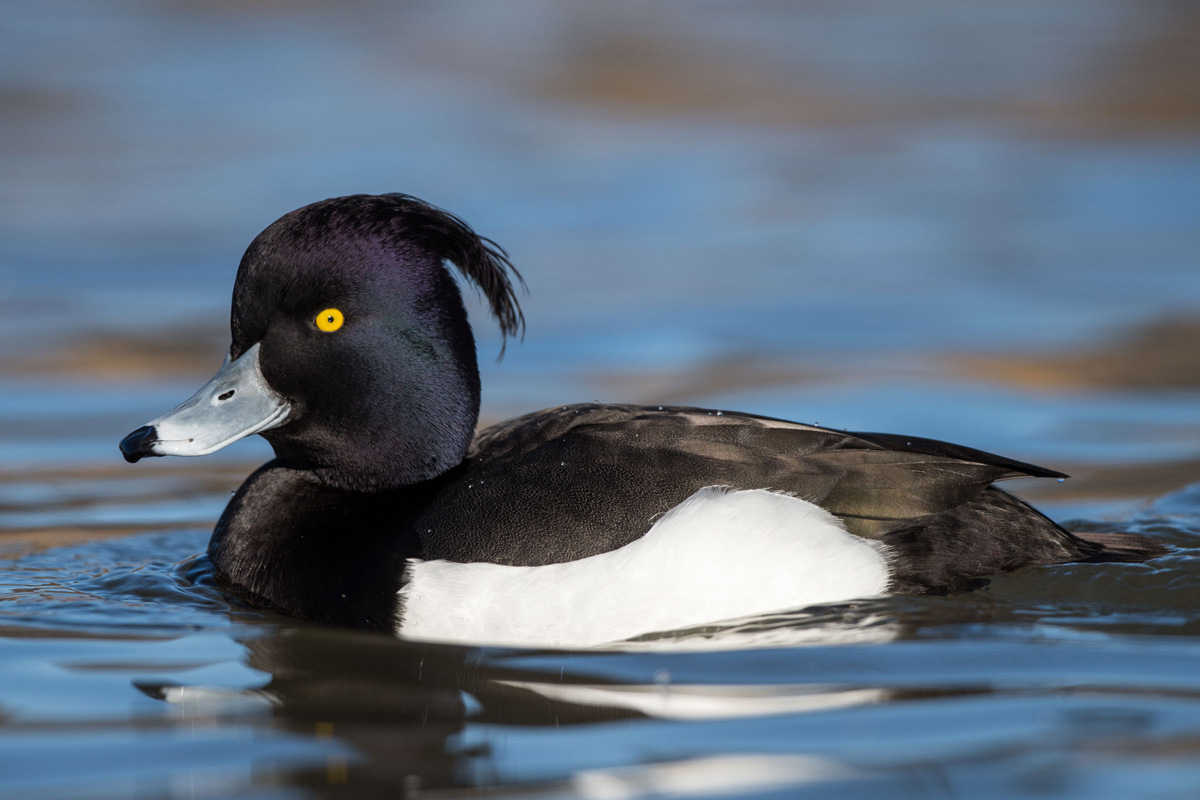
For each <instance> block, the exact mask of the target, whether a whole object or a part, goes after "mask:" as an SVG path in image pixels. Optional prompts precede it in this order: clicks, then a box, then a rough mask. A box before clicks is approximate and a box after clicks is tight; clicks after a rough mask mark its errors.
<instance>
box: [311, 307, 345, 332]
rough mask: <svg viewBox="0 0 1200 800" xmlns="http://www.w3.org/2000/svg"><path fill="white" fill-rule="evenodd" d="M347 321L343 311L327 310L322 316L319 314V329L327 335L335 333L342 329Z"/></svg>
mask: <svg viewBox="0 0 1200 800" xmlns="http://www.w3.org/2000/svg"><path fill="white" fill-rule="evenodd" d="M345 321H346V317H345V316H343V315H342V312H341V311H338V310H337V309H336V308H327V309H325V310H324V311H322V312H321V313H320V314H317V319H316V322H317V327H318V328H320V329H321V330H323V331H325V332H326V333H333V332H334V331H336V330H337V329H338V328H340V327H342V323H343V322H345Z"/></svg>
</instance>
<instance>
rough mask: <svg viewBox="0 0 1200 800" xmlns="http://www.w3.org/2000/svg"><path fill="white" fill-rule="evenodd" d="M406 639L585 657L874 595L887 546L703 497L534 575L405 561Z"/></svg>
mask: <svg viewBox="0 0 1200 800" xmlns="http://www.w3.org/2000/svg"><path fill="white" fill-rule="evenodd" d="M408 575H409V581H408V583H407V584H406V585H405V586H404V588H403V589H401V590H400V596H401V605H402V609H403V611H402V617H403V618H402V620H401V624H400V626H399V628H398V630H397V632H398V633H400V634H401V635H403V636H406V637H413V638H420V639H432V640H440V641H457V642H470V643H473V644H502V645H521V646H546V647H588V646H593V645H598V644H605V643H608V642H615V641H620V640H622V639H628V638H630V637H633V636H638V635H639V634H644V633H652V632H655V631H670V630H676V629H678V628H685V627H690V626H695V625H703V624H705V623H709V622H716V621H719V620H726V619H731V618H734V617H744V616H750V615H753V614H763V613H767V612H772V611H781V610H784V609H792V608H800V607H803V606H809V605H814V604H817V603H830V602H837V601H841V600H850V599H853V598H856V597H868V596H872V595H879V594H882V593H884V592H885V591H886V589H887V584H888V565H887V555H886V547H885V546H884V545H882V544H880V543H879V542H875V541H872V540H868V539H862V538H860V537H857V536H853V535H852V534H849V533H847V532H846V530H845V528H844V527H843V526H842V523H841V522H840V521H839V520H838V519H837V518H836V517H834V516H833V515H832V514H830V513H829V512H827V511H825V510H824V509H822V508H820V507H818V506H816V505H813V504H812V503H809V502H806V501H804V500H800V499H799V498H796V497H791V496H789V495H784V494H778V493H776V492H771V491H767V490H765V489H752V490H740V491H731V490H729V489H727V488H724V487H718V486H710V487H708V488H706V489H701V490H700V491H698V492H696V493H695V494H694V495H692V496H691V497H689V498H688V499H687V500H685V501H683V502H682V503H680V504H679V505H678V506H676V507H675V508H673V509H671V511H670V512H668V513H667V514H665V515H664V516H663V517H662V518H661V519H659V520H658V521H657V522H656V523H654V525H653V526H652V527H651V528H650V531H649V532H648V533H647V534H646V535H645V536H643V537H642V538H641V539H638V540H637V541H635V542H631V543H630V544H627V545H625V546H624V547H622V548H620V549H618V550H614V551H612V552H609V553H601V554H600V555H596V556H591V557H589V558H583V559H580V560H578V561H569V562H566V563H562V564H548V565H546V566H541V567H509V566H503V565H500V564H488V563H472V564H460V563H455V562H451V561H420V560H417V559H411V560H410V561H409V571H408Z"/></svg>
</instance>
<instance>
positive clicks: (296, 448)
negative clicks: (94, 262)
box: [121, 194, 524, 491]
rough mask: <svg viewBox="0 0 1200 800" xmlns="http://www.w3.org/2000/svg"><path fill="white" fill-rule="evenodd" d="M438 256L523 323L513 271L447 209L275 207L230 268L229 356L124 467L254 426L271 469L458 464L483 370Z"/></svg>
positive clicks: (388, 471)
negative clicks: (278, 213)
mask: <svg viewBox="0 0 1200 800" xmlns="http://www.w3.org/2000/svg"><path fill="white" fill-rule="evenodd" d="M447 261H448V262H451V263H453V264H454V265H455V266H456V267H457V268H458V269H459V271H460V272H461V273H462V274H463V276H464V277H466V278H467V279H468V280H469V281H471V282H473V283H474V284H476V285H477V286H478V287H479V288H480V290H481V291H482V292H483V294H484V295H485V296H486V298H487V300H488V303H489V305H490V306H491V310H492V313H493V314H494V315H495V316H496V319H497V320H498V322H499V324H500V328H501V330H502V331H503V333H504V334H506V335H508V334H516V333H518V332H520V331H522V330H523V327H524V318H523V316H522V314H521V310H520V306H519V305H518V303H517V299H516V293H515V290H514V285H513V280H514V279H515V280H516V281H518V282H519V281H520V280H521V278H520V274H519V273H517V271H516V270H515V269H514V268H513V267H512V265H511V264H510V263H509V262H508V259H507V257H506V255H505V253H504V251H503V250H502V249H500V248H499V247H498V246H497V245H496V244H495V243H494V242H492V241H490V240H488V239H485V238H483V237H481V236H478V235H477V234H476V233H475V232H474V231H472V230H471V229H470V227H468V226H467V225H466V223H464V222H463V221H462V220H460V219H458V218H457V217H455V216H453V215H451V214H449V213H447V212H445V211H442V210H441V209H438V208H435V207H434V206H431V205H429V204H427V203H424V202H422V201H420V200H417V199H416V198H414V197H410V196H407V195H401V194H389V195H380V196H368V195H355V196H351V197H339V198H334V199H331V200H324V201H322V202H319V203H314V204H313V205H310V206H306V207H304V208H301V209H299V210H297V211H293V212H292V213H290V214H287V215H285V216H283V217H281V218H280V219H279V220H277V221H276V222H274V223H273V224H272V225H271V226H270V227H268V228H267V229H266V230H265V231H263V232H262V233H261V234H259V235H258V237H257V238H255V240H254V241H253V242H252V243H251V244H250V247H249V248H248V249H247V250H246V254H245V255H244V256H243V257H242V261H241V265H240V266H239V267H238V273H237V280H236V282H235V284H234V288H233V306H232V311H231V318H230V325H231V329H232V338H233V342H232V344H231V345H230V348H229V354H228V356H227V357H226V360H225V364H224V365H223V366H222V367H221V369H220V371H218V372H217V374H216V375H215V376H213V378H212V380H210V381H209V382H208V383H207V384H205V385H204V386H203V387H201V389H200V390H199V391H198V392H196V394H195V395H193V396H192V397H191V398H190V399H189V400H187V401H186V402H184V403H183V404H182V405H180V406H178V407H177V408H175V409H174V410H172V411H170V412H168V413H167V414H164V415H163V416H161V417H159V418H158V419H155V420H153V421H151V422H149V423H147V424H146V425H144V426H142V427H141V428H138V429H137V430H135V431H134V432H133V433H131V434H129V435H128V436H126V437H125V439H124V440H123V441H122V442H121V452H122V453H123V454H124V456H125V458H126V460H128V461H130V462H134V461H137V460H138V459H140V458H143V457H146V456H166V455H181V456H198V455H205V454H207V453H211V452H213V451H215V450H219V449H220V448H222V447H224V446H225V445H227V444H230V443H231V442H234V441H237V440H238V439H241V438H243V437H245V436H249V435H251V434H255V433H257V434H260V435H262V436H263V437H264V438H265V439H266V440H267V441H268V442H270V443H271V446H272V447H273V448H274V450H275V455H276V457H277V459H278V460H279V461H280V463H281V464H283V465H286V466H289V467H293V468H296V469H305V470H310V471H312V472H313V473H315V474H316V475H317V476H318V477H320V478H321V480H323V481H325V482H326V483H329V484H330V485H332V486H335V487H337V488H342V489H349V490H356V491H379V490H385V489H391V488H397V487H399V486H405V485H409V484H412V483H417V482H419V481H422V480H427V479H429V478H432V477H435V476H437V475H439V474H441V473H442V472H444V471H446V470H448V469H450V468H452V467H454V466H455V465H456V464H458V463H459V462H460V461H461V460H462V458H463V456H464V455H465V454H466V451H467V447H468V446H469V445H470V442H471V439H472V437H473V435H474V431H475V425H476V423H477V421H478V416H479V370H478V366H477V364H476V359H475V341H474V337H473V336H472V334H471V328H470V325H469V324H468V322H467V315H466V310H465V309H464V307H463V302H462V296H461V294H460V292H459V289H458V285H457V284H456V282H455V280H454V278H453V276H452V275H451V274H450V273H449V271H448V270H447V269H446V267H445V266H444V263H445V262H447ZM501 352H503V351H501Z"/></svg>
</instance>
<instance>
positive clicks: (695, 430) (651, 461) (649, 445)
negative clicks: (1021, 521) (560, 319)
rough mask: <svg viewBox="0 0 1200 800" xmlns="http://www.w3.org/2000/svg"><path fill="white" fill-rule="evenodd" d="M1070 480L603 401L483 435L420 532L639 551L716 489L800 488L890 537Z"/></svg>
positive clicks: (499, 551)
mask: <svg viewBox="0 0 1200 800" xmlns="http://www.w3.org/2000/svg"><path fill="white" fill-rule="evenodd" d="M1059 475H1060V473H1057V472H1053V471H1051V470H1046V469H1042V468H1041V467H1037V466H1034V465H1031V464H1025V463H1022V462H1020V461H1014V460H1012V459H1007V458H1003V457H1000V456H995V455H992V454H989V453H985V452H982V451H979V450H973V449H971V448H966V447H959V446H956V445H952V444H948V443H945V442H937V441H934V440H930V439H920V438H915V437H903V436H892V435H889V434H859V433H851V432H847V431H838V430H833V429H829V428H821V427H818V426H814V425H804V424H801V423H796V422H789V421H787V420H780V419H772V418H769V417H761V416H755V415H751V414H741V413H736V412H727V411H715V410H709V409H701V408H689V407H677V406H663V407H643V406H632V405H604V404H596V403H593V404H585V405H573V406H561V407H557V408H553V409H547V410H545V411H540V412H535V413H533V414H529V415H526V416H523V417H518V418H516V419H512V420H509V421H507V422H504V423H501V424H499V425H496V426H493V427H491V428H488V429H486V430H484V431H482V432H481V433H480V434H479V435H478V436H477V438H476V440H475V442H474V444H473V445H472V447H471V450H470V452H469V453H468V455H467V458H466V460H465V461H464V462H463V464H462V465H460V467H458V468H456V469H455V470H453V471H452V472H451V473H448V474H447V475H446V476H444V478H443V479H442V480H441V485H440V486H439V488H438V491H437V492H436V493H434V494H433V495H432V497H433V499H432V500H431V502H429V503H428V504H426V505H425V506H424V507H422V508H421V509H420V511H419V513H418V515H417V517H416V519H415V520H414V522H413V525H414V527H415V528H416V529H417V531H416V532H417V534H418V536H420V537H421V539H422V545H423V546H422V551H423V556H424V557H425V558H446V559H450V560H455V561H491V562H494V563H500V564H513V565H522V566H536V565H539V564H546V563H555V562H559V561H566V560H573V559H577V558H585V557H587V556H591V555H595V554H597V553H602V552H608V551H610V550H614V549H616V548H618V547H621V546H623V545H625V544H628V543H629V542H631V541H634V540H636V539H638V538H639V537H641V536H642V535H643V534H645V532H646V531H647V530H649V528H650V525H651V524H652V523H653V521H654V519H655V518H656V517H658V516H659V515H661V514H664V513H666V512H667V511H669V510H670V509H671V508H674V507H675V506H676V505H678V504H679V503H681V502H682V501H683V500H685V499H686V498H687V497H689V496H691V495H692V494H693V493H695V492H696V491H698V490H699V489H701V488H704V487H706V486H714V485H724V486H731V487H735V488H739V489H771V490H774V491H779V492H786V493H789V494H793V495H795V496H797V497H799V498H801V499H804V500H807V501H808V502H811V503H815V504H816V505H819V506H821V507H822V508H824V509H826V510H827V511H829V512H830V513H832V514H834V515H835V516H837V517H839V518H841V519H842V520H843V522H844V523H845V525H846V527H847V529H848V530H849V531H850V532H851V533H854V534H856V535H859V536H863V537H868V538H882V537H884V536H886V535H887V534H888V533H889V532H890V531H893V530H896V529H899V528H901V527H905V526H907V525H911V523H912V522H913V521H914V520H918V519H921V518H925V517H930V516H931V515H939V514H944V513H946V512H948V511H952V510H953V509H955V508H958V507H960V506H963V505H964V504H968V503H970V502H971V501H973V500H976V499H978V498H979V497H980V496H981V493H982V492H984V490H985V489H987V487H988V486H989V485H990V484H991V483H992V482H993V481H998V480H1003V479H1005V478H1014V477H1022V476H1043V477H1044V476H1059ZM1005 496H1006V497H1007V495H1005ZM1022 507H1024V506H1023V504H1022ZM1030 514H1031V515H1032V516H1033V517H1034V518H1036V519H1038V520H1044V521H1045V522H1046V523H1048V524H1050V525H1051V526H1053V523H1049V521H1048V520H1045V518H1044V517H1042V516H1041V515H1039V514H1037V513H1036V512H1033V511H1032V510H1030ZM1053 527H1055V528H1057V526H1053Z"/></svg>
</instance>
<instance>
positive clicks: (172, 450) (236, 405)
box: [121, 344, 291, 464]
mask: <svg viewBox="0 0 1200 800" xmlns="http://www.w3.org/2000/svg"><path fill="white" fill-rule="evenodd" d="M290 412H291V406H289V405H288V403H287V401H286V400H284V399H283V398H282V397H281V396H280V395H279V394H277V393H276V392H275V390H274V389H272V388H271V387H270V385H268V384H267V381H266V379H265V378H264V377H263V374H262V369H261V367H260V365H259V361H258V345H257V344H255V345H254V346H253V347H251V348H250V349H249V350H247V351H246V352H245V353H243V354H242V355H241V356H240V357H239V358H238V359H237V360H236V361H231V360H229V359H228V358H226V360H225V363H224V364H223V365H222V366H221V369H220V370H219V371H218V372H217V374H216V375H214V376H213V377H212V380H210V381H209V382H208V383H206V384H204V386H202V387H200V391H198V392H196V393H195V394H194V395H192V396H191V398H189V399H188V400H187V401H186V402H184V403H182V404H180V405H179V406H177V407H176V408H175V409H173V410H172V411H169V412H167V413H166V414H163V415H162V416H161V417H159V418H158V419H156V420H153V421H151V422H148V423H146V424H145V425H143V426H142V427H140V428H138V429H137V430H136V431H134V432H133V433H131V434H129V435H128V436H126V437H125V438H124V439H122V440H121V453H122V455H124V456H125V460H126V461H128V462H129V463H131V464H132V463H133V462H135V461H137V460H139V459H141V458H145V457H147V456H203V455H207V454H209V453H212V452H214V451H217V450H220V449H221V448H222V447H224V446H225V445H227V444H231V443H233V442H236V441H237V440H238V439H242V438H244V437H246V436H249V435H251V434H254V433H261V432H262V431H266V430H270V429H271V428H277V427H279V426H280V425H282V424H283V423H284V422H286V421H287V418H288V414H289V413H290Z"/></svg>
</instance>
